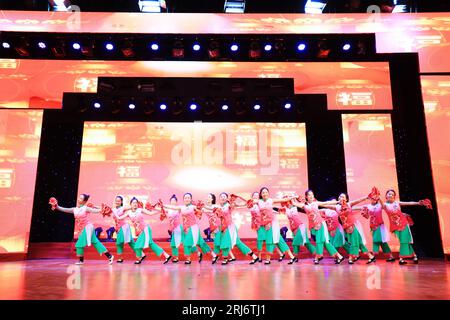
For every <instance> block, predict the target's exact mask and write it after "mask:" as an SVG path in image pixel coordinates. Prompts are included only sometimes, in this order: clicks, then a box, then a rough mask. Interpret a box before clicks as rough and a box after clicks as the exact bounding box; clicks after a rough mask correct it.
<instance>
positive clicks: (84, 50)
mask: <svg viewBox="0 0 450 320" xmlns="http://www.w3.org/2000/svg"><path fill="white" fill-rule="evenodd" d="M80 50H81V54H82V55H84V56H86V57H93V56H94V43H93V41H90V43H88V44H82V45H81V48H80Z"/></svg>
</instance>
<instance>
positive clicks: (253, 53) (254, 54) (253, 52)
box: [248, 41, 261, 59]
mask: <svg viewBox="0 0 450 320" xmlns="http://www.w3.org/2000/svg"><path fill="white" fill-rule="evenodd" d="M248 56H249V58H250V59H259V58H261V48H260V46H259V44H258V42H256V41H253V42H252V43H250V51H249V52H248Z"/></svg>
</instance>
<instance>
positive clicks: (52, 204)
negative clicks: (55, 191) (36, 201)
mask: <svg viewBox="0 0 450 320" xmlns="http://www.w3.org/2000/svg"><path fill="white" fill-rule="evenodd" d="M48 204H49V205H51V206H52V207H51V209H52V210H55V209H56V207H57V206H58V200H56V198H53V197H51V198H50V200H49V201H48Z"/></svg>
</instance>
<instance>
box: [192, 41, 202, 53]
mask: <svg viewBox="0 0 450 320" xmlns="http://www.w3.org/2000/svg"><path fill="white" fill-rule="evenodd" d="M192 49H194V51H198V50H200V45H199V44H198V43H196V44H194V45H193V46H192Z"/></svg>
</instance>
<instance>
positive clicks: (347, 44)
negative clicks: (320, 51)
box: [342, 43, 352, 51]
mask: <svg viewBox="0 0 450 320" xmlns="http://www.w3.org/2000/svg"><path fill="white" fill-rule="evenodd" d="M351 47H352V46H351V45H350V44H349V43H346V44H344V45H343V46H342V50H344V51H348V50H350V48H351Z"/></svg>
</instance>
